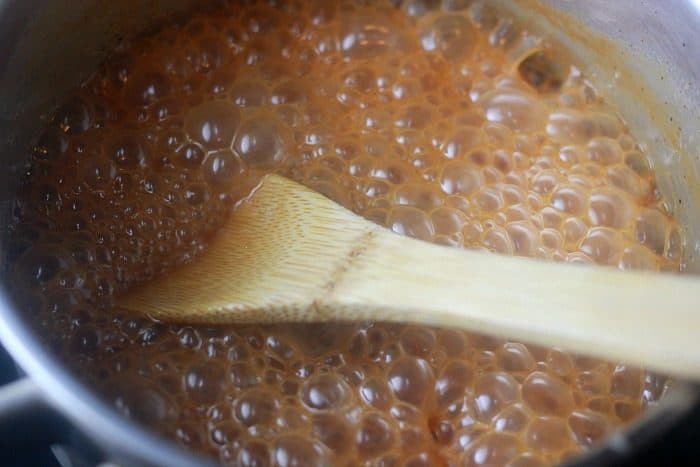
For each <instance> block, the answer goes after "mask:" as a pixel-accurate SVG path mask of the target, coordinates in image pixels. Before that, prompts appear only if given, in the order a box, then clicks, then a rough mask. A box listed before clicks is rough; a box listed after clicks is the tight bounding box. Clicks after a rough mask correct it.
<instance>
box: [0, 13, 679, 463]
mask: <svg viewBox="0 0 700 467" xmlns="http://www.w3.org/2000/svg"><path fill="white" fill-rule="evenodd" d="M560 52H561V51H560V50H557V49H556V47H554V46H552V45H551V44H548V43H547V42H546V41H543V40H541V39H540V38H537V37H536V36H533V35H532V34H530V33H528V32H527V31H524V30H523V29H521V28H520V26H519V25H518V24H517V23H515V22H513V21H512V20H511V19H509V18H506V17H503V16H502V15H500V14H498V12H496V11H495V10H493V9H492V8H491V7H490V6H489V3H488V2H484V1H465V0H461V1H460V0H444V1H442V2H440V1H429V0H412V1H408V0H407V1H404V2H387V3H383V2H362V1H337V2H328V1H322V0H320V1H293V0H291V1H284V2H282V1H279V2H275V1H262V0H261V1H250V2H222V4H221V5H217V6H216V7H215V8H213V7H212V8H209V7H203V8H202V11H201V12H198V13H197V14H195V15H193V16H192V17H190V18H188V19H187V21H185V22H182V23H175V24H171V25H168V26H166V27H164V28H163V29H162V30H161V31H159V32H158V33H156V34H154V35H152V36H149V37H145V38H142V39H139V40H138V41H136V42H135V43H133V44H123V45H122V46H120V48H119V49H118V50H117V51H115V53H114V54H113V56H112V57H111V59H109V60H108V61H107V62H106V63H105V64H104V65H103V66H102V68H101V69H100V70H99V71H98V72H97V73H96V75H95V76H94V77H93V78H91V79H90V80H89V81H88V82H86V83H85V84H84V85H83V86H82V87H81V88H80V89H78V90H76V92H75V93H74V95H73V96H72V97H71V98H70V99H69V100H67V101H66V103H65V104H64V105H63V106H62V107H61V108H60V109H59V110H58V111H57V112H56V113H55V115H53V117H52V118H51V119H50V121H49V124H48V128H47V130H46V132H45V133H44V135H43V136H42V137H41V138H40V140H39V141H38V143H37V145H36V147H35V149H34V151H33V154H32V157H31V162H30V164H29V166H28V169H27V179H26V183H25V184H24V186H23V189H22V191H21V193H20V194H19V197H18V202H17V205H16V209H15V213H16V216H17V219H18V222H17V224H16V225H15V226H14V232H13V235H12V242H11V247H10V249H9V252H8V259H9V264H10V266H9V268H10V272H11V276H12V280H13V281H14V286H15V289H16V292H17V296H18V300H19V301H20V302H21V303H22V304H23V306H24V307H25V308H26V309H27V310H29V311H30V312H31V313H32V318H33V321H34V322H35V323H36V325H37V326H38V328H39V329H40V331H41V333H42V334H43V335H44V336H46V341H47V345H49V346H51V348H52V349H54V350H55V352H56V353H57V354H59V355H61V356H62V358H64V359H65V360H66V361H67V363H68V364H70V365H72V366H73V367H74V368H76V369H77V370H78V372H79V374H80V376H81V377H82V378H83V379H85V380H86V381H87V382H89V383H90V384H92V385H94V387H96V388H98V389H99V390H100V391H101V392H102V393H103V394H104V395H105V397H107V398H108V399H109V400H110V401H111V402H113V403H114V404H115V405H116V406H117V407H118V408H119V409H120V410H122V411H123V412H124V413H126V414H127V415H129V416H131V417H134V418H136V419H138V420H140V421H142V422H143V423H144V424H147V425H149V426H150V427H152V428H153V429H155V430H157V431H160V432H162V433H165V434H167V435H168V436H171V437H172V438H174V439H176V440H177V441H178V442H179V443H181V444H183V445H185V446H188V447H191V448H192V449H194V450H198V451H202V452H205V453H209V454H211V455H213V456H215V457H217V458H219V459H220V460H221V461H222V462H224V463H231V464H237V465H279V466H285V465H328V464H333V465H362V464H363V463H364V464H367V465H370V464H371V465H387V466H388V465H411V466H419V465H443V464H444V465H482V464H483V465H504V464H508V463H509V465H512V466H516V465H517V466H525V465H542V464H550V463H553V462H558V461H559V460H561V459H564V458H566V457H569V456H571V455H573V454H575V453H577V452H579V451H581V450H583V449H586V448H588V447H589V446H591V445H592V444H593V443H595V442H596V441H598V440H600V439H601V438H603V437H604V436H605V435H606V434H607V433H609V432H610V430H612V429H614V428H616V427H619V426H621V425H624V424H626V423H627V422H629V421H630V420H632V419H634V418H635V417H636V416H637V415H638V414H639V413H640V412H641V411H642V410H643V409H644V408H645V407H647V406H648V405H653V404H655V403H656V402H657V401H658V400H659V398H660V397H662V395H663V394H664V393H665V392H666V391H667V390H668V388H669V387H670V386H669V385H670V383H669V382H668V381H667V380H666V379H665V378H664V377H661V376H658V375H654V374H651V373H648V372H645V371H643V370H640V369H638V368H632V367H630V366H628V365H625V364H624V363H619V364H616V363H609V362H604V361H600V360H594V359H590V358H584V357H579V356H575V355H570V354H567V353H565V352H563V351H561V350H559V349H541V348H537V347H535V346H531V345H524V344H521V343H517V342H512V341H509V340H506V339H496V338H489V337H484V336H478V335H474V334H470V333H467V332H462V331H453V330H444V329H435V328H429V327H415V326H408V325H406V326H401V325H389V324H384V323H356V324H332V325H320V324H318V325H304V326H222V327H217V328H206V327H186V326H176V325H168V324H165V323H159V322H154V321H152V320H150V319H148V318H145V317H141V316H135V315H131V314H128V313H125V312H123V311H122V310H116V309H114V308H113V306H112V297H113V296H114V294H116V293H123V292H125V291H127V290H128V289H129V288H131V287H133V286H135V285H137V284H138V283H140V282H143V281H146V280H148V279H150V278H152V277H154V276H156V275H159V274H162V273H164V272H165V271H167V270H168V269H169V268H170V267H172V266H174V265H177V264H181V263H185V262H188V261H191V260H193V259H194V258H195V257H196V255H197V254H198V253H199V252H201V251H202V250H203V249H204V248H206V244H207V239H208V238H209V237H210V235H212V234H214V233H215V232H216V230H217V228H219V227H220V226H221V225H222V223H223V222H224V221H225V220H226V218H227V216H228V215H229V214H230V212H231V210H232V209H234V208H235V205H236V203H237V201H239V200H240V199H242V198H243V197H244V196H245V195H246V194H248V193H249V192H250V190H251V189H252V188H253V187H254V186H255V185H256V184H257V183H258V182H259V180H260V178H261V177H262V176H263V175H264V174H266V173H270V172H276V173H281V174H284V175H286V176H288V177H291V178H293V179H295V180H297V181H299V182H301V183H304V184H306V185H308V186H310V187H312V188H314V189H316V190H318V191H319V192H321V193H323V194H325V195H327V196H328V197H330V198H332V199H334V200H335V201H337V202H339V203H341V204H343V205H344V206H346V207H348V208H350V209H352V210H354V211H355V212H357V213H359V214H361V215H363V216H365V217H367V218H368V219H371V220H373V221H375V222H377V223H380V224H382V225H385V226H387V227H388V228H391V229H393V230H394V231H395V232H397V233H400V234H404V235H410V236H413V237H417V238H420V239H423V240H426V241H432V242H436V243H442V244H446V245H452V246H455V247H463V248H477V249H486V250H489V251H493V252H497V253H502V254H510V255H520V256H530V257H538V258H544V259H550V260H558V261H569V262H582V263H596V264H605V265H611V266H615V267H618V268H621V269H643V270H676V271H678V270H680V269H681V268H682V264H681V253H682V237H681V234H680V230H679V228H678V225H677V224H676V222H675V221H674V220H673V219H672V217H671V215H670V212H669V209H668V208H667V205H666V204H665V203H664V201H663V199H662V198H661V196H660V194H659V193H658V191H657V190H656V188H655V183H654V174H653V171H652V168H651V167H650V165H649V162H648V160H647V157H646V155H645V154H644V152H643V151H642V150H641V148H640V147H639V145H638V144H637V143H636V142H635V140H634V138H633V137H632V136H631V135H630V134H629V132H628V131H627V129H626V128H625V126H624V124H623V123H622V121H621V120H620V119H619V118H618V117H617V116H616V114H615V113H614V111H613V110H612V109H610V108H609V107H607V106H606V105H605V103H604V102H602V100H601V99H600V98H599V97H598V96H597V95H596V93H595V91H594V90H593V88H592V87H591V86H590V85H589V84H587V82H586V81H585V80H584V79H583V77H582V76H581V74H580V73H579V72H578V71H577V70H576V69H575V68H574V67H571V66H569V65H567V63H566V61H565V60H564V59H562V58H561V57H562V56H561V53H560ZM524 280H525V279H524Z"/></svg>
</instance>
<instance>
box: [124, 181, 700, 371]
mask: <svg viewBox="0 0 700 467" xmlns="http://www.w3.org/2000/svg"><path fill="white" fill-rule="evenodd" d="M118 306H120V307H123V308H127V309H131V310H137V311H140V312H144V313H148V314H150V315H152V316H154V317H155V318H158V319H163V320H174V321H179V322H189V323H211V324H221V323H236V322H260V323H267V322H274V323H279V322H298V321H347V320H366V319H371V320H377V321H396V322H414V323H422V324H427V325H435V326H447V327H451V328H464V329H469V330H473V331H478V332H484V333H488V334H496V335H503V336H508V337H510V338H516V339H522V340H524V341H528V342H532V343H536V344H542V345H547V346H559V347H563V348H565V349H568V350H571V351H576V352H581V353H584V354H589V355H591V356H598V357H606V358H612V359H619V360H626V361H630V362H633V363H636V364H642V365H646V366H648V367H649V368H652V369H656V370H662V371H666V372H668V373H673V374H676V375H682V376H689V377H700V281H699V280H698V279H697V278H692V277H682V276H677V275H670V274H658V273H634V272H620V271H617V270H615V269H613V268H606V267H597V266H581V265H570V264H562V263H553V262H544V261H536V260H531V259H525V258H513V257H505V256H499V255H494V254H489V253H482V252H474V251H467V250H460V249H456V248H449V247H444V246H438V245H433V244H430V243H427V242H422V241H419V240H415V239H411V238H407V237H402V236H400V235H397V234H395V233H393V232H391V231H389V230H386V229H384V228H382V227H380V226H378V225H376V224H373V223H372V222H369V221H367V220H365V219H363V218H361V217H359V216H357V215H355V214H353V213H352V212H350V211H348V210H346V209H345V208H343V207H341V206H339V205H337V204H336V203H334V202H333V201H331V200H329V199H327V198H325V197H324V196H322V195H320V194H318V193H316V192H314V191H311V190H309V189H307V188H305V187H303V186H301V185H299V184H297V183H295V182H292V181H290V180H287V179H285V178H282V177H279V176H274V175H273V176H269V177H267V178H266V179H265V180H264V181H263V183H262V184H261V186H260V187H259V188H258V190H257V191H256V192H255V193H254V195H253V196H251V197H250V198H249V199H248V200H247V201H245V202H244V203H243V204H242V206H240V208H239V209H238V210H237V211H236V212H235V213H234V214H233V216H232V217H231V220H230V221H229V222H228V223H227V225H226V226H225V227H224V228H223V229H222V231H221V232H220V233H219V234H217V236H216V237H215V238H214V239H213V240H212V242H211V244H210V245H209V248H208V249H207V251H206V252H205V253H204V254H202V256H201V257H199V258H197V260H196V261H194V262H193V263H192V264H188V265H185V266H182V267H180V268H178V269H176V270H174V271H172V273H170V274H168V275H166V276H165V277H163V278H160V279H156V280H154V281H152V282H150V283H148V284H146V285H145V286H143V287H141V288H138V289H137V290H135V291H133V292H130V293H129V294H127V295H124V296H123V297H121V298H120V300H118Z"/></svg>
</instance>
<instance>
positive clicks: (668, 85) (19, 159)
mask: <svg viewBox="0 0 700 467" xmlns="http://www.w3.org/2000/svg"><path fill="white" fill-rule="evenodd" d="M494 3H499V4H500V5H499V6H500V7H503V8H506V9H509V10H511V12H512V13H513V14H515V15H516V16H519V17H521V18H522V21H525V22H527V24H528V27H530V28H531V29H534V30H538V31H542V32H544V33H545V34H548V35H549V36H551V37H554V38H555V39H556V40H558V41H559V42H560V43H562V44H563V45H565V46H566V47H567V48H568V49H569V50H570V51H571V53H572V54H573V55H574V57H575V59H576V63H579V64H583V68H584V70H583V71H584V72H585V73H586V75H587V76H588V77H589V78H590V79H591V80H592V81H593V82H594V84H595V85H596V87H597V89H598V90H599V92H600V93H601V94H602V95H603V96H604V97H605V98H606V99H608V100H609V101H610V102H612V103H614V104H615V105H616V106H617V107H618V108H619V109H621V113H622V114H623V115H625V116H626V119H627V123H628V124H629V126H630V128H631V129H632V131H633V133H634V134H635V136H637V138H638V139H639V140H640V141H642V142H643V144H645V145H646V147H647V149H648V153H649V154H650V157H651V159H652V162H653V164H654V169H655V171H656V173H657V182H658V185H659V187H660V190H661V191H662V192H663V194H664V195H665V198H666V199H668V200H669V202H670V203H671V204H672V206H671V207H672V209H673V211H674V212H675V213H676V216H677V218H678V220H679V221H680V222H681V224H682V225H683V227H684V229H685V231H686V232H685V234H686V235H685V237H686V241H687V244H686V247H685V251H686V258H685V263H686V264H687V271H686V272H687V273H698V272H700V215H698V213H700V86H698V82H700V48H698V44H700V1H698V0H667V1H648V0H647V1H645V0H615V1H609V0H587V1H585V2H584V1H578V0H541V1H535V0H512V1H508V0H503V1H499V0H494ZM198 4H199V2H198V1H197V0H0V161H1V163H0V226H2V225H6V224H7V221H8V219H9V218H10V210H11V206H12V199H13V196H14V194H15V191H16V189H17V183H18V181H19V178H20V177H19V174H20V173H21V170H22V167H23V164H24V162H25V159H26V156H27V154H29V150H28V149H29V148H30V147H31V145H32V142H33V141H34V140H35V139H36V137H37V136H38V133H39V131H40V130H41V127H42V116H43V115H45V113H46V111H47V110H50V109H52V108H53V107H55V105H56V104H58V103H59V102H60V101H61V99H62V97H63V96H64V95H65V94H66V93H67V92H68V91H69V90H70V89H71V88H72V87H74V86H75V85H76V84H77V83H80V82H81V81H82V80H83V79H85V78H86V77H87V76H89V74H90V72H91V71H92V70H94V69H95V68H96V67H97V65H98V64H99V62H100V60H102V59H103V58H105V56H106V54H107V53H108V52H109V50H110V49H111V47H113V46H114V45H115V44H116V43H117V42H118V41H119V40H120V39H121V38H123V37H129V36H132V35H135V34H140V33H143V32H147V31H148V30H149V29H150V28H154V27H156V26H157V25H158V23H159V22H161V21H162V20H163V19H164V18H166V17H169V16H171V15H178V14H185V13H186V12H187V11H188V9H190V8H193V7H196V6H197V5H198ZM2 246H3V245H0V251H2V250H4V249H3V248H2ZM1 255H2V253H0V265H2V264H5V262H4V261H3V258H2V256H1ZM698 302H699V307H698V308H699V310H698V311H699V312H700V298H699V299H698ZM669 312H670V314H669V316H670V317H669V319H672V314H671V312H672V310H669ZM682 325H683V323H679V326H682ZM0 341H1V342H2V345H3V346H4V347H5V348H6V349H7V350H8V351H9V353H10V354H11V355H12V357H13V358H14V359H15V361H16V362H17V364H18V371H19V372H20V373H21V375H24V376H22V377H21V378H20V379H19V380H17V381H16V382H14V383H11V384H10V385H7V386H5V387H2V388H0V439H2V440H3V442H4V443H5V446H7V447H9V446H12V449H11V452H10V453H9V454H2V455H10V456H20V455H22V450H23V449H24V448H28V447H31V446H32V444H33V443H37V442H41V443H46V444H48V443H52V444H55V445H56V446H63V453H64V454H68V455H69V456H70V457H71V458H72V459H73V463H74V465H78V464H79V465H99V464H105V465H106V463H111V464H117V465H164V466H179V465H182V466H186V465H202V464H205V463H206V460H204V459H201V458H199V457H197V456H195V455H194V454H192V453H188V452H185V451H183V450H182V449H181V448H179V447H177V446H176V445H174V444H172V443H170V442H168V441H167V440H164V439H161V438H159V437H157V436H156V435H154V434H152V433H150V432H148V431H147V430H145V429H144V428H142V427H139V426H138V425H137V424H136V423H134V422H131V421H129V420H126V419H124V418H123V417H122V416H120V415H119V414H118V413H117V412H116V411H115V410H113V409H112V408H111V407H110V406H108V405H107V404H105V403H104V402H103V401H102V400H101V399H100V398H98V397H97V395H96V394H94V393H93V392H92V391H91V390H90V388H88V387H85V386H83V385H82V384H81V383H80V382H78V380H77V379H76V378H75V377H74V376H73V375H72V374H71V373H70V372H69V371H68V370H67V369H66V368H64V367H63V366H62V364H61V362H60V361H58V360H57V359H56V358H55V357H54V356H52V355H51V354H50V352H48V351H47V350H46V349H45V348H44V347H43V346H42V345H41V344H40V341H39V339H38V338H37V336H36V335H35V334H34V332H33V331H32V329H31V328H30V327H29V326H28V325H27V323H25V322H24V320H23V318H22V315H21V314H20V313H18V311H17V307H16V305H15V304H13V303H12V301H11V300H10V299H9V297H8V296H7V295H6V294H5V293H4V290H3V286H2V284H0ZM699 404H700V388H698V387H696V386H695V385H693V384H690V383H680V384H679V385H678V386H677V387H676V389H675V390H674V391H673V392H672V393H671V394H670V396H668V397H666V398H665V399H664V400H663V401H662V403H661V404H659V406H657V407H655V408H653V409H651V410H649V411H648V412H647V413H646V414H645V415H644V416H643V417H642V418H640V419H639V420H637V421H636V422H635V423H634V424H633V425H632V426H630V427H628V428H626V429H624V430H621V431H619V432H616V433H614V434H613V435H611V436H610V437H609V438H608V439H607V441H606V442H604V443H602V444H601V445H600V446H599V447H598V448H596V449H594V450H592V451H590V452H588V453H586V454H585V455H582V456H579V457H578V458H575V459H572V460H571V461H570V462H571V463H572V464H575V465H589V464H590V465H606V464H608V465H610V464H615V463H619V462H620V461H623V460H625V459H629V458H630V456H632V455H634V454H635V453H637V452H639V450H642V449H644V448H645V447H646V446H648V444H649V443H650V442H652V441H653V440H655V439H658V438H659V437H662V436H664V435H665V434H666V433H667V431H668V430H669V429H671V428H673V427H674V426H676V425H677V424H678V423H680V422H681V421H682V420H683V419H684V417H687V415H688V414H689V413H691V411H692V410H694V409H695V408H696V407H697V406H698V405H699ZM0 457H1V456H0ZM76 459H77V460H76ZM0 462H1V461H0Z"/></svg>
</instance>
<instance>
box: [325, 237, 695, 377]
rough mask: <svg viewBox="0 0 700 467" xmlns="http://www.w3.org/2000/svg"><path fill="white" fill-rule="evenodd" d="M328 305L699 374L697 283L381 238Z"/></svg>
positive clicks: (689, 279)
mask: <svg viewBox="0 0 700 467" xmlns="http://www.w3.org/2000/svg"><path fill="white" fill-rule="evenodd" d="M327 303H328V304H329V305H330V306H339V307H342V308H343V309H345V311H346V312H347V313H346V314H347V315H348V317H350V316H351V315H352V314H353V313H357V314H358V316H357V317H360V316H359V315H360V314H362V315H366V314H370V315H372V314H374V316H375V317H378V318H381V319H383V320H392V321H402V322H405V321H413V322H421V323H425V324H431V325H439V326H449V327H458V328H467V329H471V330H475V331H481V332H484V333H488V334H495V335H503V336H508V337H512V338H517V339H522V340H524V341H532V342H536V343H538V344H543V345H551V346H560V347H563V348H566V349H569V350H572V351H577V352H581V353H584V354H589V355H592V356H600V357H606V358H617V359H620V360H628V361H632V362H635V363H642V364H645V365H647V366H648V367H650V368H653V369H658V370H662V371H669V372H673V373H674V374H677V375H684V376H691V377H695V378H697V377H699V376H700V282H699V281H698V279H697V278H692V277H682V276H678V275H672V274H659V273H653V274H652V273H638V272H637V273H635V272H621V271H618V270H615V269H613V268H607V267H599V266H583V265H571V264H555V263H549V262H544V261H537V260H530V259H524V258H512V257H498V258H497V257H495V256H494V255H492V254H488V253H481V252H471V251H464V250H462V251H456V250H455V249H453V248H449V247H442V246H437V245H432V244H428V243H424V242H416V241H415V240H410V239H407V238H404V237H399V236H397V235H395V234H393V233H391V232H388V231H384V230H377V231H376V232H374V233H373V234H372V238H371V240H370V241H369V242H368V244H367V245H366V246H365V247H364V248H363V249H362V252H361V253H360V254H358V256H357V257H356V258H355V259H354V261H353V262H352V266H351V267H350V268H348V269H347V271H346V272H345V273H344V275H343V277H342V280H341V281H339V283H338V284H336V285H335V287H334V288H333V291H332V293H331V294H329V296H328V297H327ZM363 310H364V311H363Z"/></svg>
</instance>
